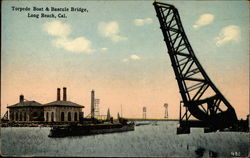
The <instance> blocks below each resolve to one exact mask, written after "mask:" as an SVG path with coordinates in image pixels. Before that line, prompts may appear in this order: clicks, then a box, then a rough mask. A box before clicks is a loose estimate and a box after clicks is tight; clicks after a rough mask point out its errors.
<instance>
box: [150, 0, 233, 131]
mask: <svg viewBox="0 0 250 158" xmlns="http://www.w3.org/2000/svg"><path fill="white" fill-rule="evenodd" d="M153 5H154V7H155V10H156V14H157V17H158V19H159V22H160V28H161V30H162V33H163V36H164V41H165V43H166V45H167V48H168V54H169V56H170V60H171V63H172V67H173V70H174V73H175V76H176V80H177V82H178V86H179V89H180V94H181V97H182V105H181V106H180V127H179V128H178V130H177V133H189V132H190V127H206V129H208V130H210V131H216V130H218V129H224V128H228V127H232V126H233V125H234V124H235V123H236V122H237V116H236V113H235V111H234V108H233V107H232V106H231V104H230V103H229V102H228V101H227V100H226V98H225V97H224V96H223V95H222V93H221V92H220V91H219V90H218V89H217V88H216V86H215V85H214V84H213V82H212V81H211V80H210V78H209V77H208V75H207V74H206V72H205V71H204V69H203V67H202V66H201V64H200V63H199V61H198V59H197V58H196V56H195V54H194V51H193V49H192V47H191V45H190V43H189V41H188V38H187V36H186V34H185V32H184V29H183V26H182V23H181V20H180V16H179V13H178V10H177V9H176V8H175V7H174V6H173V5H169V4H164V3H160V2H154V3H153ZM182 106H184V107H185V108H186V111H185V112H184V114H183V115H182V113H181V107H182ZM191 116H193V117H195V118H197V119H198V120H199V121H191V119H190V117H191Z"/></svg>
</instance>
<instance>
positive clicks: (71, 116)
mask: <svg viewBox="0 0 250 158" xmlns="http://www.w3.org/2000/svg"><path fill="white" fill-rule="evenodd" d="M7 108H8V109H9V119H10V120H11V121H45V122H75V121H79V120H80V118H81V117H83V112H82V108H84V106H82V105H79V104H77V103H74V102H71V101H68V100H67V89H66V87H64V88H63V99H62V100H61V98H60V88H57V100H56V101H53V102H50V103H47V104H41V103H38V102H36V101H27V100H25V99H24V96H23V95H20V98H19V103H17V104H14V105H11V106H8V107H7Z"/></svg>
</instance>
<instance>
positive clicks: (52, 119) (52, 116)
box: [51, 112, 54, 122]
mask: <svg viewBox="0 0 250 158" xmlns="http://www.w3.org/2000/svg"><path fill="white" fill-rule="evenodd" d="M51 122H54V112H52V113H51Z"/></svg>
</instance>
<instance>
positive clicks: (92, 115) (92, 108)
mask: <svg viewBox="0 0 250 158" xmlns="http://www.w3.org/2000/svg"><path fill="white" fill-rule="evenodd" d="M94 115H95V91H94V90H92V91H91V118H94V117H95V116H94Z"/></svg>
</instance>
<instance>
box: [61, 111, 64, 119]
mask: <svg viewBox="0 0 250 158" xmlns="http://www.w3.org/2000/svg"><path fill="white" fill-rule="evenodd" d="M61 121H64V112H61Z"/></svg>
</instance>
